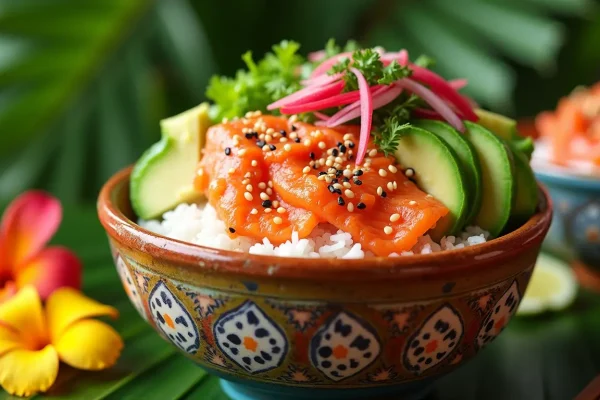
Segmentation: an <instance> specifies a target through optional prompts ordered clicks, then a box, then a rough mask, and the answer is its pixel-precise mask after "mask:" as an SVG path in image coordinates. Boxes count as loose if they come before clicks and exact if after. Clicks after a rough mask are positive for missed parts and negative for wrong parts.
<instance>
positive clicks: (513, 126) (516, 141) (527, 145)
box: [475, 109, 534, 160]
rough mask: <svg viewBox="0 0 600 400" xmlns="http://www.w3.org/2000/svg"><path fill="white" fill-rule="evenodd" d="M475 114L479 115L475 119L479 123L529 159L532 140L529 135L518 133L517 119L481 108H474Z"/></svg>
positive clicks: (531, 151) (531, 150) (532, 146)
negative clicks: (477, 118)
mask: <svg viewBox="0 0 600 400" xmlns="http://www.w3.org/2000/svg"><path fill="white" fill-rule="evenodd" d="M475 114H477V116H478V117H479V120H478V121H477V123H478V124H479V125H481V126H483V127H484V128H486V129H488V130H490V131H492V132H494V133H495V134H496V135H497V136H498V137H500V138H502V139H503V140H504V141H506V142H508V143H509V144H510V147H511V148H514V149H516V150H518V151H520V152H522V153H523V154H524V155H525V156H526V157H527V159H528V160H530V159H531V154H532V153H533V148H534V145H533V140H532V139H531V138H530V137H522V136H521V135H519V131H518V130H517V121H515V120H514V119H510V118H508V117H505V116H504V115H500V114H496V113H493V112H490V111H485V110H481V109H477V110H475Z"/></svg>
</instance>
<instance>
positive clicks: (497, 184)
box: [465, 121, 516, 237]
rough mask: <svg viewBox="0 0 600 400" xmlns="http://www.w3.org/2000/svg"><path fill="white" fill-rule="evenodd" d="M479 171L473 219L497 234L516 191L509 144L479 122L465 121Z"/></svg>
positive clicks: (502, 226)
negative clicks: (477, 206)
mask: <svg viewBox="0 0 600 400" xmlns="http://www.w3.org/2000/svg"><path fill="white" fill-rule="evenodd" d="M465 126H466V128H467V129H466V131H465V137H466V138H467V140H468V141H469V142H470V143H471V144H472V145H473V147H474V148H475V151H476V152H477V155H478V157H479V161H480V162H481V172H482V188H483V192H482V201H481V208H480V210H479V213H478V214H477V216H476V217H475V219H474V221H473V223H474V224H475V225H478V226H479V227H481V228H482V229H485V230H486V231H488V232H490V234H491V235H492V236H494V237H497V236H498V235H499V234H500V232H502V230H503V229H504V227H505V226H506V224H507V223H508V220H509V218H510V216H511V213H512V209H513V203H514V199H515V192H516V179H515V174H514V171H515V167H514V161H513V156H512V153H511V151H510V149H509V148H508V145H507V144H506V143H505V142H504V141H503V140H502V139H500V138H499V137H498V136H496V135H495V134H493V133H492V132H490V131H489V130H487V129H486V128H484V127H483V126H481V125H478V124H474V123H472V122H468V121H465Z"/></svg>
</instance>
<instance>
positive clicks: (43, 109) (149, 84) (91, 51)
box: [0, 0, 215, 203]
mask: <svg viewBox="0 0 600 400" xmlns="http://www.w3.org/2000/svg"><path fill="white" fill-rule="evenodd" d="M0 32H1V33H2V39H1V40H0V54H2V56H0V57H1V58H0V88H1V92H0V126H1V127H2V134H1V135H0V160H1V161H0V198H4V199H6V198H10V197H12V196H14V195H15V194H16V193H18V192H20V191H22V190H24V189H26V188H28V187H32V186H41V187H44V188H47V189H50V190H52V191H53V192H54V193H55V194H57V195H58V196H59V197H60V198H61V199H62V200H64V201H66V202H68V203H71V202H75V201H78V200H80V199H82V198H86V197H87V198H93V197H94V196H95V194H96V191H97V189H98V187H99V185H100V184H101V182H103V181H104V180H106V179H107V178H108V177H109V176H110V175H111V174H112V173H114V172H115V171H116V170H117V169H119V168H121V167H123V166H125V165H127V164H129V163H131V162H132V161H133V160H134V159H135V158H136V157H137V156H138V155H139V153H140V152H141V151H142V150H143V149H144V148H145V147H147V146H148V144H149V143H151V142H152V141H154V140H155V139H156V138H157V136H158V131H157V130H158V120H159V119H160V118H161V117H163V116H165V115H166V114H168V113H173V112H176V111H181V109H182V108H185V107H189V106H190V104H193V103H195V102H199V101H200V100H201V99H202V98H203V94H204V86H205V84H206V82H207V80H208V77H209V76H210V75H211V74H212V73H213V72H214V71H215V69H214V64H213V62H212V55H211V51H210V48H209V44H208V41H207V40H206V37H205V35H204V32H203V31H202V29H201V26H200V25H199V24H198V21H197V20H196V19H195V17H194V14H193V10H192V9H191V8H190V5H189V4H188V3H187V0H169V1H158V0H128V1H121V0H88V1H85V2H77V1H68V0H46V1H43V0H23V1H18V2H14V1H11V0H0ZM167 88H168V90H167ZM168 92H171V93H172V92H176V93H177V94H178V96H177V97H178V98H177V101H175V100H174V101H168V103H169V105H170V107H169V108H166V107H165V104H166V103H167V101H166V100H165V97H166V96H167V93H168ZM25 144H27V146H24V145H25Z"/></svg>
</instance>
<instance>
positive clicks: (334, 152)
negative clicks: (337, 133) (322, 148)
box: [331, 149, 340, 157]
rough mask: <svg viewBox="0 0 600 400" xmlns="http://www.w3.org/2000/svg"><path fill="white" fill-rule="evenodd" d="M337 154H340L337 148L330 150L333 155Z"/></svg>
mask: <svg viewBox="0 0 600 400" xmlns="http://www.w3.org/2000/svg"><path fill="white" fill-rule="evenodd" d="M338 154H340V152H339V151H338V149H333V151H332V152H331V155H332V156H334V157H337V156H338Z"/></svg>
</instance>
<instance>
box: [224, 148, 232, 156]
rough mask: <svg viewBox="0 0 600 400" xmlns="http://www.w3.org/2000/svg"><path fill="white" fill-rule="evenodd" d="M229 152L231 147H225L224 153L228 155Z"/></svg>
mask: <svg viewBox="0 0 600 400" xmlns="http://www.w3.org/2000/svg"><path fill="white" fill-rule="evenodd" d="M230 154H231V147H225V155H226V156H228V155H230Z"/></svg>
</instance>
